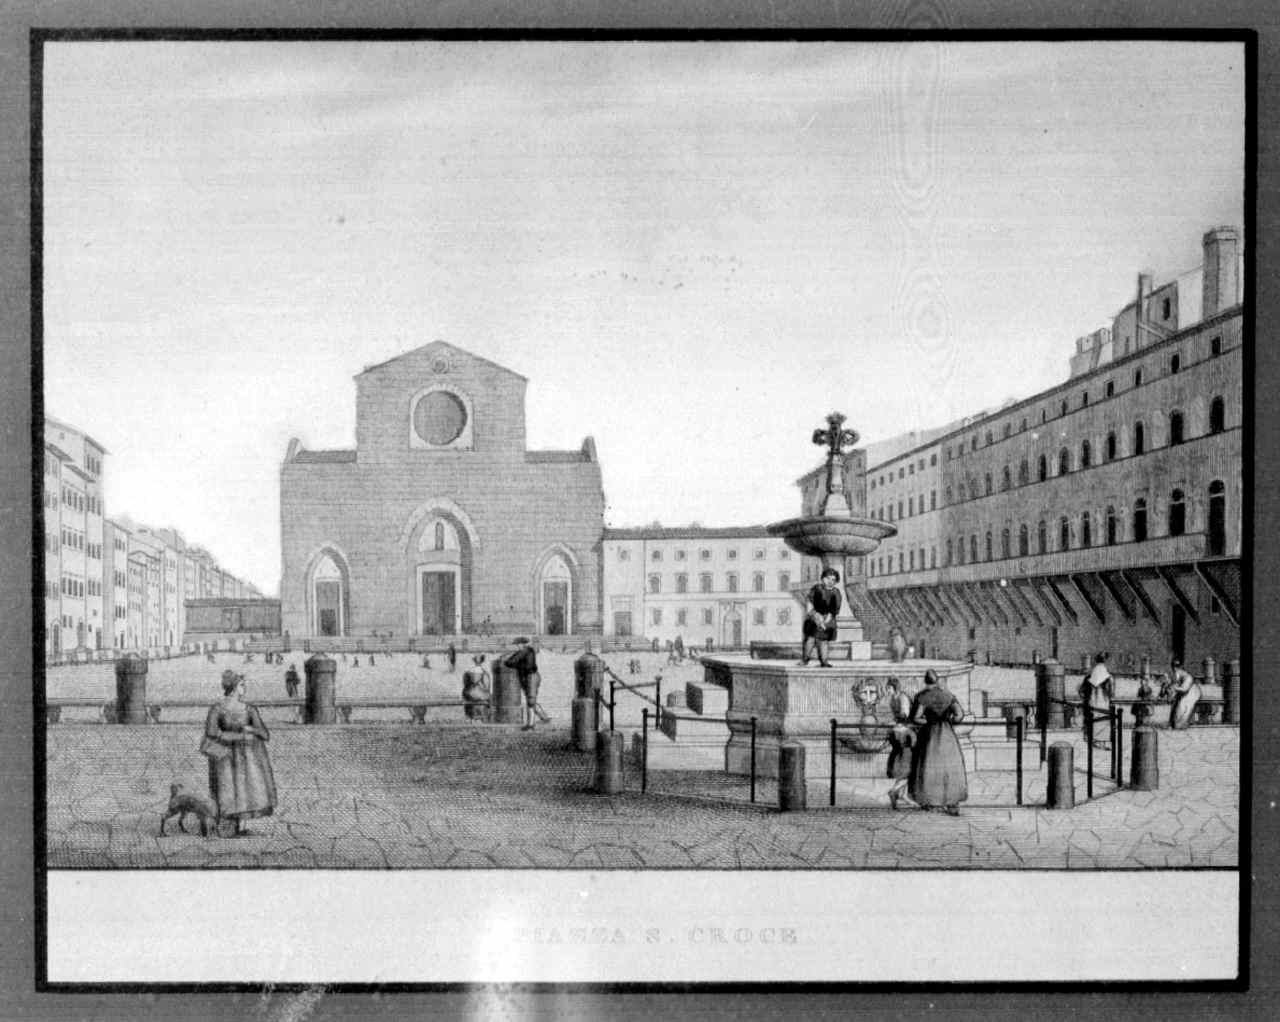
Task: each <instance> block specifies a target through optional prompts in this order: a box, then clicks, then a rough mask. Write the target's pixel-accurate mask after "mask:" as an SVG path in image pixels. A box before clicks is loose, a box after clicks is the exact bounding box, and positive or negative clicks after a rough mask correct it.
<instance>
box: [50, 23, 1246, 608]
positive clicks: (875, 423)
mask: <svg viewBox="0 0 1280 1022" xmlns="http://www.w3.org/2000/svg"><path fill="white" fill-rule="evenodd" d="M43 99H44V108H43V115H44V121H43V142H44V177H43V226H44V261H43V266H44V292H43V304H44V347H43V354H44V389H45V409H46V411H47V412H48V413H49V414H52V415H54V416H56V417H58V418H60V419H62V420H64V421H67V422H70V423H72V424H73V425H76V426H78V427H80V428H81V429H83V430H85V431H86V432H88V433H89V434H90V435H91V436H93V437H94V438H95V439H96V440H98V441H99V442H100V443H102V444H104V445H105V446H106V448H107V449H108V451H109V455H108V458H107V461H106V473H105V491H106V492H105V503H106V508H107V513H108V515H109V516H113V515H116V514H127V515H129V516H131V517H133V518H135V519H137V520H139V521H142V522H146V523H147V524H150V525H153V526H158V527H166V526H168V527H174V528H177V529H178V530H179V531H181V532H182V533H183V534H184V535H185V536H186V537H187V539H188V541H189V542H193V543H197V544H199V545H202V546H204V547H205V548H206V549H208V550H209V551H210V552H211V553H213V555H214V556H215V557H216V558H217V559H218V560H219V561H220V562H221V563H222V564H223V566H224V567H226V568H227V569H228V570H230V571H232V572H234V573H236V574H238V575H241V576H243V577H245V578H248V579H249V580H250V581H252V582H254V583H255V584H256V585H258V586H259V587H260V588H261V589H262V590H263V591H264V593H267V594H275V593H276V592H278V583H279V575H280V521H279V485H280V483H279V469H280V464H281V461H282V460H283V457H284V453H285V448H286V446H287V444H288V441H289V439H290V438H291V437H297V438H299V439H300V440H301V441H302V443H303V445H304V446H305V447H308V448H339V447H346V448H350V447H353V446H354V443H355V384H354V380H353V377H354V376H355V375H357V374H358V373H359V372H360V371H361V370H362V369H363V368H364V367H365V366H367V365H372V364H375V363H378V362H382V361H384V360H386V359H388V358H391V357H393V356H395V355H397V354H399V353H401V352H404V351H409V350H412V349H413V348H416V347H418V346H420V345H423V344H427V343H430V342H431V341H434V340H444V341H448V342H449V343H451V344H454V345H457V346H458V347H460V348H463V349H466V350H468V351H471V352H474V353H476V354H478V355H481V356H483V357H485V358H488V359H490V360H492V361H495V362H498V363H500V364H502V365H504V366H507V367H509V368H510V369H513V370H515V371H516V372H519V373H521V374H523V375H524V376H526V377H528V379H529V387H528V393H527V400H526V415H527V430H528V444H529V447H530V448H531V449H577V448H578V447H579V446H580V445H581V443H582V440H583V437H585V436H588V435H590V436H593V437H594V438H595V440H596V445H597V448H598V452H599V457H600V461H601V466H602V472H603V477H604V489H605V495H606V501H607V505H606V523H607V524H608V525H611V526H628V525H642V524H646V523H649V522H652V521H661V522H663V523H664V524H667V525H677V524H687V523H689V522H694V521H696V522H700V523H702V524H704V525H741V524H758V523H763V522H769V521H774V520H777V519H781V518H786V517H790V516H793V515H795V514H797V513H798V511H799V491H798V490H797V489H796V487H795V480H796V479H797V477H799V476H800V475H801V474H802V473H804V472H805V471H807V470H808V469H810V468H811V467H813V466H814V465H816V464H817V463H818V462H819V461H820V459H821V452H820V451H819V450H818V449H817V448H815V447H814V446H813V445H812V444H811V442H810V436H811V434H812V431H813V429H814V428H815V427H817V426H820V425H822V424H823V419H824V417H825V415H826V414H827V413H828V412H830V411H833V410H839V411H842V412H844V413H845V414H846V415H847V416H848V423H847V426H850V427H852V428H853V429H855V430H857V431H858V432H859V433H860V434H861V437H862V442H863V443H864V444H866V443H873V442H876V441H879V440H883V439H886V438H889V437H892V436H895V435H897V434H899V433H902V432H904V431H907V430H912V429H923V428H929V427H932V426H937V425H941V424H943V423H946V422H948V421H951V420H953V419H956V418H959V417H961V416H965V415H970V414H973V413H975V412H977V411H979V410H981V409H984V408H989V407H993V406H996V405H998V404H1000V403H1002V402H1003V401H1005V400H1007V399H1010V398H1021V397H1026V396H1029V395H1031V394H1033V393H1035V392H1037V391H1039V390H1043V389H1044V388H1046V387H1050V386H1052V385H1054V384H1056V383H1059V382H1061V381H1062V380H1063V379H1065V378H1066V375H1067V368H1068V358H1069V356H1070V354H1071V351H1072V348H1073V344H1074V341H1075V339H1076V338H1077V337H1079V336H1082V335H1084V334H1086V333H1089V332H1091V331H1093V330H1094V329H1096V328H1098V327H1100V326H1105V325H1107V324H1108V323H1109V321H1110V318H1111V316H1112V315H1114V314H1115V313H1116V312H1117V311H1119V309H1120V308H1122V307H1123V306H1124V305H1125V304H1126V303H1127V302H1128V301H1129V300H1131V297H1132V295H1133V293H1134V291H1135V287H1136V276H1137V274H1138V272H1139V271H1141V270H1149V271H1151V272H1153V273H1154V274H1155V277H1156V283H1157V284H1159V283H1162V282H1164V281H1165V280H1168V279H1171V278H1173V277H1175V276H1178V275H1180V274H1182V273H1184V272H1185V271H1187V270H1190V269H1192V268H1194V267H1195V266H1197V265H1199V263H1200V261H1201V247H1200V246H1201V236H1202V234H1203V233H1204V231H1205V230H1206V229H1208V228H1209V227H1211V226H1214V225H1217V224H1232V225H1238V226H1244V225H1243V215H1244V214H1243V189H1244V116H1245V110H1244V62H1243V50H1242V48H1241V47H1240V46H1238V45H1236V44H1206V43H1152V42H1103V43H1098V42H1082V43H1062V42H1059V43H1027V42H1016V43H958V42H923V43H910V44H907V43H789V42H776V43H732V44H731V43H722V42H715V43H710V42H690V43H648V42H646V43H573V42H536V43H535V42H437V41H420V42H338V41H329V42H286V43H278V42H236V43H232V42H60V43H53V44H48V45H47V46H46V51H45V64H44V94H43ZM1247 244H1248V239H1246V245H1247Z"/></svg>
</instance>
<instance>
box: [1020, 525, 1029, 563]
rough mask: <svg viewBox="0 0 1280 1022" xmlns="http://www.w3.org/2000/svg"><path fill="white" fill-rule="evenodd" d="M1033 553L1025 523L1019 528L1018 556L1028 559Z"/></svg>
mask: <svg viewBox="0 0 1280 1022" xmlns="http://www.w3.org/2000/svg"><path fill="white" fill-rule="evenodd" d="M1030 552H1031V544H1030V542H1029V539H1028V536H1027V526H1026V523H1025V522H1024V523H1023V524H1022V525H1020V526H1019V527H1018V556H1019V557H1026V556H1027V554H1029V553H1030Z"/></svg>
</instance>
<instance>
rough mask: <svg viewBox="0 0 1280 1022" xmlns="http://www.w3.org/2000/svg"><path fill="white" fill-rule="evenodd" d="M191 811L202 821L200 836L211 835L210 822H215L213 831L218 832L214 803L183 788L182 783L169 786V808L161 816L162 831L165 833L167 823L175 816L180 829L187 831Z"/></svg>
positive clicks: (183, 831)
mask: <svg viewBox="0 0 1280 1022" xmlns="http://www.w3.org/2000/svg"><path fill="white" fill-rule="evenodd" d="M188 813H190V814H191V815H192V816H194V817H195V818H196V819H198V820H199V821H200V836H201V837H208V836H209V823H210V822H211V821H212V823H213V833H214V834H215V835H216V834H217V833H218V812H217V810H216V809H214V808H213V804H212V803H211V802H210V801H209V800H208V799H205V798H201V797H200V796H199V795H196V794H193V793H192V792H189V791H186V790H184V789H183V787H182V785H181V784H176V783H175V784H171V785H170V786H169V809H168V811H167V812H166V813H165V814H164V816H162V817H161V818H160V833H161V834H163V833H164V828H165V824H166V823H168V822H169V821H170V820H171V819H173V818H174V817H175V816H176V817H177V818H178V829H179V830H181V831H182V833H184V834H185V833H187V814H188Z"/></svg>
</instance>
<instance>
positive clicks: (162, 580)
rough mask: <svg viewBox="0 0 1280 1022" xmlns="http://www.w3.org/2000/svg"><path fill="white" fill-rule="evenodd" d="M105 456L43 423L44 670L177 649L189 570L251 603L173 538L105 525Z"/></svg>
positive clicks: (56, 425) (75, 432)
mask: <svg viewBox="0 0 1280 1022" xmlns="http://www.w3.org/2000/svg"><path fill="white" fill-rule="evenodd" d="M107 453H108V452H107V449H106V448H105V447H104V446H103V445H102V444H100V443H98V441H96V440H94V439H93V437H91V436H89V435H88V434H87V433H85V432H84V431H83V430H81V429H78V428H76V427H75V426H72V425H70V424H68V423H66V422H63V421H62V420H60V419H55V418H53V417H52V416H46V417H45V422H44V466H43V469H44V470H43V475H42V487H41V491H42V492H41V506H42V509H43V528H44V549H43V554H44V621H45V636H44V650H45V657H46V659H47V660H57V659H60V658H62V657H64V656H67V655H70V654H75V653H79V654H84V653H89V652H97V651H99V650H116V651H123V650H149V649H163V648H165V647H168V648H176V647H178V646H180V645H181V644H182V643H183V642H184V641H185V640H184V638H183V632H184V630H185V626H186V616H185V607H184V596H185V594H186V593H187V592H188V591H189V590H190V589H191V588H193V587H194V586H195V585H196V581H195V579H194V578H193V577H192V575H191V572H192V567H191V566H192V564H193V563H195V561H197V560H198V561H199V563H200V564H201V565H203V566H204V570H206V571H207V572H214V573H216V574H218V575H219V576H221V578H220V581H219V583H218V585H219V588H220V589H221V588H230V589H232V590H233V591H234V592H235V594H236V595H243V596H249V595H257V590H256V589H255V588H254V587H253V586H252V585H250V584H249V583H246V582H244V581H242V580H240V579H237V578H235V577H234V576H231V575H229V574H227V573H226V572H223V571H222V570H221V569H220V568H218V567H217V566H216V564H215V563H214V562H213V559H212V558H211V557H210V556H209V555H208V554H207V553H205V552H203V551H197V550H196V549H195V548H188V547H187V545H186V543H185V541H184V540H183V538H182V536H181V534H180V533H177V532H175V531H174V530H172V529H151V528H149V527H147V526H145V525H140V524H138V523H137V522H134V521H132V520H130V519H128V518H125V517H117V518H111V517H108V515H107V512H106V508H105V505H104V501H103V479H104V472H105V464H106V458H107ZM219 595H220V594H219Z"/></svg>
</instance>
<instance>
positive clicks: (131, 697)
mask: <svg viewBox="0 0 1280 1022" xmlns="http://www.w3.org/2000/svg"><path fill="white" fill-rule="evenodd" d="M146 722H147V661H146V660H144V659H143V658H142V657H140V656H137V655H135V654H133V653H130V654H129V655H128V656H126V657H125V658H124V659H123V660H117V661H116V719H115V723H117V724H145V723H146Z"/></svg>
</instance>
